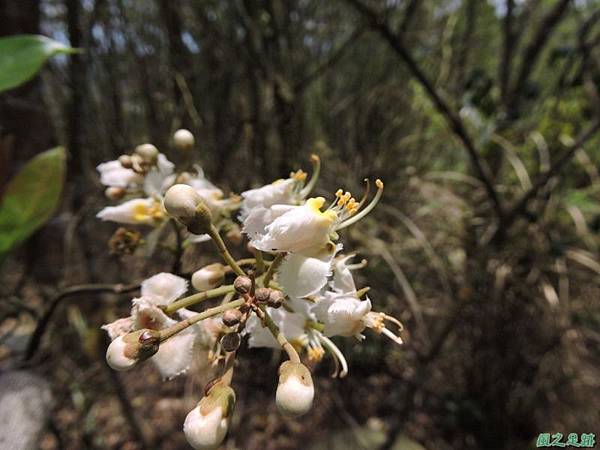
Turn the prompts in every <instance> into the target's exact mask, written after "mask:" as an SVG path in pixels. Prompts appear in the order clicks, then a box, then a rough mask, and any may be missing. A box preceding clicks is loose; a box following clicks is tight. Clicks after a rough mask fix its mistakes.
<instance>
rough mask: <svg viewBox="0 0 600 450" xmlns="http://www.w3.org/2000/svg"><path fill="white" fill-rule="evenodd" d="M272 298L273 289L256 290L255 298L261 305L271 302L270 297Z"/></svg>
mask: <svg viewBox="0 0 600 450" xmlns="http://www.w3.org/2000/svg"><path fill="white" fill-rule="evenodd" d="M270 296H271V289H269V288H265V287H262V288H258V289H257V290H256V293H255V294H254V298H256V301H257V302H259V303H266V302H267V301H268V300H269V297H270Z"/></svg>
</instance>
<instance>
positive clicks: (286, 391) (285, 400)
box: [275, 361, 315, 417]
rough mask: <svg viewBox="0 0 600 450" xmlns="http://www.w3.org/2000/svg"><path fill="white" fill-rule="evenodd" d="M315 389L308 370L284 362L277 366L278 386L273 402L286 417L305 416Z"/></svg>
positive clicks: (298, 364)
mask: <svg viewBox="0 0 600 450" xmlns="http://www.w3.org/2000/svg"><path fill="white" fill-rule="evenodd" d="M314 396H315V388H314V385H313V381H312V377H311V375H310V371H309V370H308V368H307V367H306V366H305V365H304V364H301V363H294V362H292V361H286V362H284V363H283V364H281V366H279V385H278V386H277V392H276V394H275V402H276V403H277V408H278V409H279V411H280V412H281V413H282V414H284V415H286V416H292V417H295V416H301V415H303V414H306V413H307V412H308V411H309V410H310V408H311V406H312V402H313V398H314Z"/></svg>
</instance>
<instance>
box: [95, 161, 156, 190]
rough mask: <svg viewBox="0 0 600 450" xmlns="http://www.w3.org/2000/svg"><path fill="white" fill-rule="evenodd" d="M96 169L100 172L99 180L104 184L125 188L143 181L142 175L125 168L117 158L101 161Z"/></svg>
mask: <svg viewBox="0 0 600 450" xmlns="http://www.w3.org/2000/svg"><path fill="white" fill-rule="evenodd" d="M96 169H97V170H98V172H100V182H101V183H102V184H103V185H105V186H109V187H121V188H127V187H131V186H133V185H140V184H142V182H143V181H144V178H143V176H142V175H140V174H138V173H136V172H135V171H133V170H132V169H126V168H125V167H123V166H122V165H121V163H120V162H119V160H114V161H108V162H105V163H102V164H100V165H98V167H96Z"/></svg>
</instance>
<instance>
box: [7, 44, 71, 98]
mask: <svg viewBox="0 0 600 450" xmlns="http://www.w3.org/2000/svg"><path fill="white" fill-rule="evenodd" d="M76 52H77V50H75V49H73V48H71V47H69V46H67V45H64V44H61V43H60V42H56V41H54V40H52V39H50V38H47V37H45V36H38V35H29V34H22V35H16V36H8V37H4V38H0V92H2V91H6V90H7V89H12V88H15V87H17V86H19V85H21V84H23V83H25V82H26V81H28V80H30V79H31V78H33V76H34V75H35V74H36V73H38V72H39V71H40V69H41V68H42V66H43V65H44V63H45V62H46V61H47V60H48V58H50V57H52V56H54V55H58V54H69V53H76Z"/></svg>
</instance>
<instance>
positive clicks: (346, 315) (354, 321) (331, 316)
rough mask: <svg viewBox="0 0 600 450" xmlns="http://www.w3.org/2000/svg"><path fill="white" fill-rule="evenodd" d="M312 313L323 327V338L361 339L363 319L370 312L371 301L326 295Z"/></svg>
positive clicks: (364, 325)
mask: <svg viewBox="0 0 600 450" xmlns="http://www.w3.org/2000/svg"><path fill="white" fill-rule="evenodd" d="M313 311H314V313H315V315H316V316H317V318H318V319H319V321H320V322H322V323H323V324H324V325H325V329H324V330H323V333H324V334H325V336H356V337H357V338H359V339H363V338H364V336H363V335H362V334H361V333H362V331H363V330H364V329H365V327H366V324H365V322H364V320H363V319H364V318H365V316H366V315H367V314H368V313H369V312H370V311H371V301H370V300H364V301H361V300H358V299H357V298H356V297H354V296H351V295H344V294H332V293H326V295H325V298H323V299H321V300H320V301H319V302H318V303H317V306H315V308H314V310H313Z"/></svg>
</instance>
